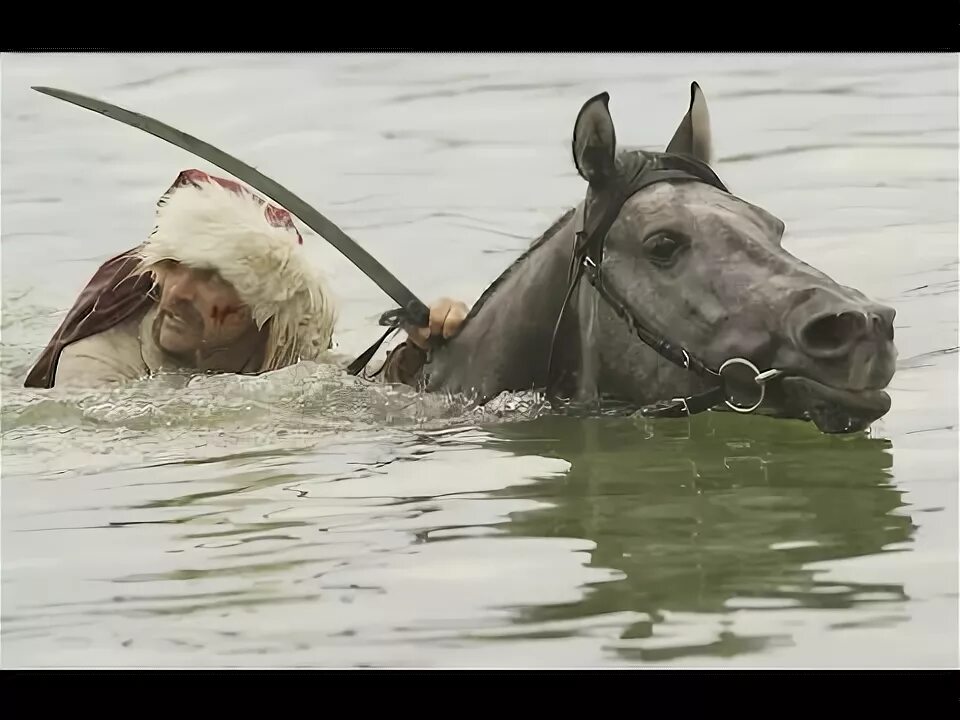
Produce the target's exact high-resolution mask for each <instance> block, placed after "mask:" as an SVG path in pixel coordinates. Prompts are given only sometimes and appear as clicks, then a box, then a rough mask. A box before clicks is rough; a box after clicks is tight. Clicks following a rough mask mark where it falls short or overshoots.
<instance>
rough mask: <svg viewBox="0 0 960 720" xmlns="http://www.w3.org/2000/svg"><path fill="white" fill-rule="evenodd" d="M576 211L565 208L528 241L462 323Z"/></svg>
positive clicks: (573, 208) (473, 314)
mask: <svg viewBox="0 0 960 720" xmlns="http://www.w3.org/2000/svg"><path fill="white" fill-rule="evenodd" d="M576 211H577V208H576V207H572V208H570V209H569V210H566V211H565V212H564V213H563V214H562V215H561V216H560V217H559V218H557V219H556V220H555V221H554V223H553V224H552V225H551V226H550V227H548V228H547V229H546V231H545V232H544V233H543V234H542V235H540V237H538V238H536V239H535V240H534V241H533V242H531V243H530V247H528V248H527V249H526V250H525V251H524V252H523V253H522V254H521V255H520V256H519V257H518V258H517V259H516V260H514V261H513V262H512V263H510V265H509V266H508V267H507V269H506V270H504V271H503V272H502V273H500V275H499V277H497V279H496V280H494V281H493V282H492V283H490V285H488V286H487V289H486V290H484V291H483V294H482V295H480V297H479V299H478V300H477V301H476V302H475V303H474V304H473V307H472V308H470V312H469V313H467V317H466V318H464V321H463V322H464V325H465V324H466V323H467V322H469V321H470V319H471V318H473V317H474V316H475V315H476V314H477V313H478V312H479V311H480V309H481V308H482V307H483V306H484V304H485V303H486V302H487V301H488V300H489V299H490V298H491V297H492V296H493V295H494V293H495V292H496V291H497V289H498V288H499V287H500V286H501V285H502V284H503V283H505V282H506V281H507V280H508V279H509V278H510V276H511V275H512V274H513V272H514V271H515V270H516V269H517V267H519V266H520V265H521V263H523V262H524V261H525V260H526V259H527V258H529V257H530V256H531V255H532V254H533V253H534V252H536V250H537V249H538V248H540V247H541V246H542V245H544V244H545V243H546V242H547V241H548V240H550V239H551V238H552V237H553V236H554V235H556V234H557V233H558V232H560V230H561V228H563V227H564V225H566V224H567V222H569V220H570V218H571V217H573V214H574V213H575V212H576Z"/></svg>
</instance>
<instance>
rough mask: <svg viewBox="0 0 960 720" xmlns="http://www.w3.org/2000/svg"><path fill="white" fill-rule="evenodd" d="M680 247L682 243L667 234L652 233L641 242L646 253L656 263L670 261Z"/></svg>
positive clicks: (668, 262) (667, 262)
mask: <svg viewBox="0 0 960 720" xmlns="http://www.w3.org/2000/svg"><path fill="white" fill-rule="evenodd" d="M682 247H683V243H681V242H680V241H679V240H677V239H676V238H673V237H671V236H669V235H654V236H653V237H652V238H650V239H649V240H647V241H646V242H645V243H644V244H643V248H644V250H646V252H647V255H649V256H650V259H651V260H652V261H653V262H655V263H656V264H657V265H669V264H670V263H672V262H673V261H674V260H675V259H676V256H677V254H678V252H679V251H680V249H681V248H682Z"/></svg>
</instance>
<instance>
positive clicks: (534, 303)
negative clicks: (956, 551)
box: [421, 83, 897, 433]
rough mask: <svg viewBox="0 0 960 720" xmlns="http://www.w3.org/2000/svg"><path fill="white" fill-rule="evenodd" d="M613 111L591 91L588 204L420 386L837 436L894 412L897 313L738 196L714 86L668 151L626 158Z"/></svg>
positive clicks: (577, 157) (582, 148)
mask: <svg viewBox="0 0 960 720" xmlns="http://www.w3.org/2000/svg"><path fill="white" fill-rule="evenodd" d="M608 103H609V96H608V95H607V94H606V93H602V94H600V95H597V96H596V97H594V98H592V99H590V100H589V101H588V102H587V103H585V104H584V106H583V107H582V109H581V110H580V113H579V115H578V117H577V120H576V123H575V126H574V131H573V143H572V145H573V159H574V162H575V164H576V168H577V170H578V172H579V174H580V176H581V177H582V178H583V179H584V180H586V181H587V191H586V197H585V199H584V201H583V202H581V203H580V204H579V205H578V206H577V207H576V208H574V209H572V210H570V211H568V212H567V213H565V214H564V215H563V216H562V217H561V218H559V220H557V221H556V222H555V223H554V224H553V226H552V227H551V228H550V229H549V230H547V232H546V233H545V234H544V235H543V236H541V237H540V238H539V239H538V240H536V241H535V242H534V243H533V244H532V245H531V247H530V248H529V249H528V250H527V251H526V252H525V253H524V254H523V255H522V256H521V257H520V258H518V259H517V260H516V261H515V262H514V263H513V264H512V265H511V266H510V267H509V268H508V269H507V270H506V271H505V272H504V273H503V274H502V275H501V276H500V277H499V278H498V279H497V280H496V281H495V282H494V283H493V284H492V285H491V286H490V287H489V288H488V289H487V290H486V291H485V292H484V294H483V295H482V296H481V298H480V299H479V300H478V301H477V303H476V304H475V305H474V306H473V308H472V310H471V312H470V315H469V317H468V318H467V320H466V322H465V323H464V325H463V326H462V330H461V332H460V333H459V335H457V336H456V337H455V338H453V339H452V340H449V341H446V342H444V343H442V344H440V345H439V346H437V347H436V348H434V349H433V350H432V351H431V352H430V355H429V357H428V359H427V362H426V364H425V365H424V368H423V374H422V377H421V382H422V385H423V387H424V388H425V389H426V390H428V391H432V392H446V393H452V394H458V395H464V396H469V397H473V398H474V399H475V400H476V401H478V402H481V403H482V402H486V401H488V400H490V399H491V398H493V397H495V396H497V395H498V394H499V393H501V392H502V391H526V390H541V391H546V392H547V393H548V395H549V397H550V398H551V399H553V400H558V401H561V402H563V403H567V404H568V405H569V406H572V407H583V406H587V407H589V408H591V409H593V410H596V409H597V408H600V409H602V408H603V407H605V406H608V405H609V404H610V403H613V404H614V407H617V406H624V405H626V406H628V407H629V406H643V410H642V412H644V413H645V414H649V415H652V416H657V415H668V416H677V415H683V414H685V413H686V414H689V413H693V412H701V411H703V410H707V409H713V408H716V409H723V410H727V409H733V410H738V411H740V412H756V413H762V414H766V415H770V416H774V417H782V418H795V419H807V420H813V421H814V422H815V423H816V425H817V427H818V428H820V430H821V431H823V432H830V433H841V432H854V431H859V430H862V429H864V428H865V427H867V426H868V425H869V424H870V423H871V422H873V421H874V420H876V419H877V418H879V417H882V416H883V415H884V414H886V412H887V411H888V410H889V408H890V398H889V396H888V395H887V394H886V393H885V392H883V388H885V387H886V386H887V384H888V383H889V382H890V380H891V378H892V377H893V374H894V370H895V365H896V357H897V351H896V348H895V345H894V342H893V319H894V315H895V311H894V310H893V309H892V308H889V307H886V306H884V305H880V304H878V303H876V302H872V301H871V300H869V299H868V298H866V297H865V296H864V295H863V294H862V293H860V292H859V291H857V290H855V289H853V288H849V287H844V286H842V285H840V284H838V283H836V282H835V281H834V280H832V279H831V278H830V277H828V276H827V275H825V274H824V273H822V272H820V271H819V270H817V269H815V268H813V267H811V266H809V265H807V264H806V263H804V262H802V261H800V260H798V259H797V258H796V257H794V256H793V255H791V254H790V253H789V252H787V251H786V250H784V249H783V247H782V245H781V241H782V234H783V231H784V224H783V223H782V222H781V221H780V220H779V219H777V218H776V217H774V216H772V215H771V214H770V213H768V212H767V211H765V210H763V209H762V208H759V207H757V206H755V205H751V204H750V203H748V202H745V201H744V200H741V199H740V198H738V197H736V196H734V195H732V194H731V193H730V192H729V191H727V189H726V188H725V187H724V186H723V183H722V182H721V181H720V180H719V178H717V176H716V175H715V174H714V173H713V171H712V170H711V169H710V168H709V162H710V153H711V140H710V119H709V114H708V110H707V105H706V101H705V100H704V96H703V93H702V91H701V90H700V88H699V86H698V85H697V84H696V83H693V84H692V86H691V99H690V105H689V108H688V110H687V113H686V115H685V116H684V117H683V119H682V121H681V123H680V125H679V127H678V128H677V130H676V132H675V134H674V136H673V139H672V140H671V141H670V143H669V144H668V146H667V148H666V152H664V153H655V152H646V151H641V150H636V149H626V148H624V149H620V148H618V147H617V140H616V132H615V129H614V124H613V120H612V118H611V116H610V112H609V107H608ZM583 277H586V278H587V280H588V281H589V282H581V279H582V278H583Z"/></svg>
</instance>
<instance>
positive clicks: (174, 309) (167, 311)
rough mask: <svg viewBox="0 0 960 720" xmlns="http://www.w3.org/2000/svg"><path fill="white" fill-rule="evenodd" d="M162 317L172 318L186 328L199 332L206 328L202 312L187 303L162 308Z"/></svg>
mask: <svg viewBox="0 0 960 720" xmlns="http://www.w3.org/2000/svg"><path fill="white" fill-rule="evenodd" d="M160 315H161V319H162V318H166V317H169V318H172V319H174V320H179V321H180V322H181V323H182V324H183V325H184V326H186V327H187V328H189V329H191V330H196V331H197V332H202V331H203V327H204V322H203V316H202V315H200V312H199V311H198V310H197V309H196V308H195V307H193V306H192V305H189V304H187V303H177V304H175V305H169V306H166V307H163V306H161V308H160Z"/></svg>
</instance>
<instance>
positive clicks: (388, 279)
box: [33, 86, 430, 327]
mask: <svg viewBox="0 0 960 720" xmlns="http://www.w3.org/2000/svg"><path fill="white" fill-rule="evenodd" d="M33 89H34V90H36V91H37V92H39V93H43V94H44V95H49V96H51V97H55V98H57V99H58V100H64V101H66V102H69V103H73V104H74V105H79V106H80V107H83V108H86V109H88V110H92V111H94V112H96V113H100V114H101V115H105V116H106V117H108V118H112V119H113V120H117V121H119V122H122V123H124V124H125V125H130V126H132V127H135V128H139V129H140V130H143V131H144V132H147V133H150V134H151V135H154V136H156V137H158V138H160V139H161V140H166V141H167V142H168V143H171V144H172V145H176V146H177V147H179V148H182V149H183V150H186V151H187V152H190V153H193V154H194V155H196V156H198V157H201V158H203V159H204V160H207V161H208V162H211V163H213V164H214V165H216V166H217V167H219V168H222V169H223V170H226V171H227V172H228V173H230V174H231V175H233V176H234V177H236V178H239V179H240V180H243V181H244V182H246V183H247V184H249V185H251V186H252V187H254V188H256V189H257V190H259V191H260V192H262V193H263V194H264V195H266V196H268V197H269V198H270V199H272V200H273V201H274V202H276V203H277V204H278V205H280V206H281V207H283V208H285V209H286V210H287V211H288V212H290V213H292V214H293V215H294V216H296V217H298V218H300V220H301V221H302V222H304V223H305V224H306V225H308V226H309V227H310V228H312V229H313V230H314V231H316V232H317V233H318V234H319V235H320V236H321V237H323V238H324V239H325V240H327V242H329V243H330V244H331V245H333V246H334V247H335V248H336V249H337V250H339V251H340V252H341V253H342V254H343V255H344V256H345V257H346V258H347V259H348V260H350V262H352V263H353V264H354V265H356V266H357V267H358V268H359V269H360V270H361V271H362V272H363V273H364V274H365V275H366V276H367V277H368V278H370V279H371V280H373V282H375V283H376V284H377V285H378V286H379V287H380V289H381V290H383V291H384V292H385V293H386V294H387V295H389V296H390V297H391V298H393V299H394V300H395V301H396V302H397V303H399V304H400V307H401V308H402V309H403V311H404V312H403V314H404V315H406V316H407V318H408V319H409V320H410V321H411V322H412V323H414V324H415V325H418V326H420V327H426V326H427V325H428V324H429V318H430V311H429V309H428V308H427V306H426V305H424V304H423V303H422V302H421V301H420V300H419V298H417V296H416V295H414V294H413V293H412V292H411V291H410V290H409V289H407V287H406V286H405V285H403V283H401V282H400V281H399V280H397V279H396V278H395V277H394V276H393V274H392V273H391V272H390V271H389V270H387V269H386V268H385V267H383V265H381V264H380V263H379V262H378V261H377V260H376V258H374V257H373V256H372V255H370V254H369V253H368V252H367V251H366V250H364V249H363V248H362V247H360V246H359V245H358V244H357V243H356V242H355V241H354V240H352V239H351V238H350V237H349V236H348V235H347V234H346V233H344V232H343V231H342V230H341V229H340V228H338V227H337V226H336V225H334V224H333V223H332V222H330V221H329V220H328V219H327V218H325V217H324V216H323V215H321V214H320V213H319V212H317V211H316V210H314V209H313V208H312V207H310V206H309V205H308V204H307V203H306V202H304V201H303V200H301V199H300V198H299V197H297V196H296V195H294V194H293V193H292V192H290V191H289V190H287V189H286V188H285V187H283V186H282V185H280V184H279V183H278V182H276V181H274V180H271V179H270V178H268V177H267V176H265V175H263V174H262V173H260V172H259V171H258V170H256V169H254V168H252V167H250V166H249V165H247V164H246V163H244V162H241V161H240V160H237V159H236V158H235V157H233V156H231V155H228V154H227V153H225V152H223V151H222V150H218V149H217V148H215V147H213V145H210V144H209V143H206V142H204V141H203V140H200V139H198V138H195V137H193V136H192V135H188V134H187V133H185V132H182V131H180V130H177V129H176V128H173V127H170V126H169V125H166V124H164V123H162V122H160V121H159V120H155V119H153V118H151V117H147V116H146V115H141V114H140V113H135V112H132V111H130V110H125V109H123V108H121V107H118V106H116V105H112V104H110V103H107V102H104V101H102V100H97V99H95V98H91V97H86V96H84V95H79V94H77V93H75V92H70V91H69V90H59V89H57V88H51V87H38V86H34V87H33Z"/></svg>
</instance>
